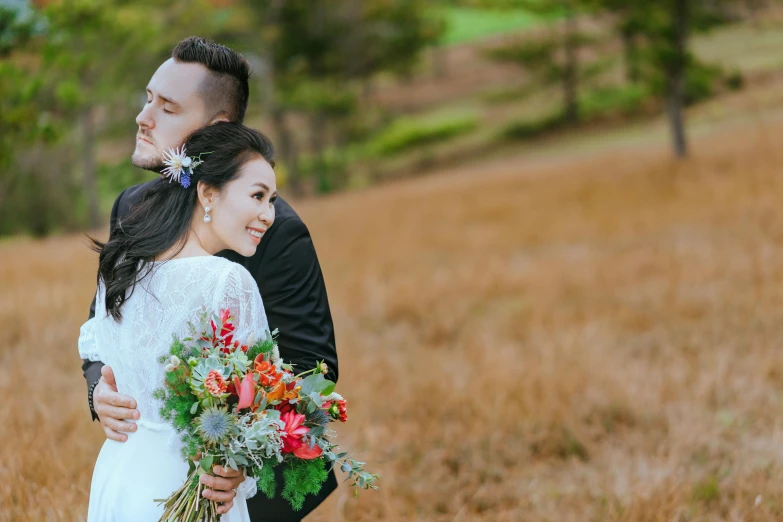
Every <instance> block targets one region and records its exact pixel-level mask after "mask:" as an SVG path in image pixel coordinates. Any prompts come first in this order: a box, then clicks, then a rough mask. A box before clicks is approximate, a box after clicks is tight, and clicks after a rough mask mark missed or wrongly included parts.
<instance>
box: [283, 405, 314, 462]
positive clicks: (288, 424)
mask: <svg viewBox="0 0 783 522" xmlns="http://www.w3.org/2000/svg"><path fill="white" fill-rule="evenodd" d="M280 420H281V421H283V423H284V424H285V428H284V429H283V431H282V433H281V437H282V439H283V453H293V452H294V450H297V449H300V448H301V447H302V446H303V445H304V443H303V442H302V436H304V435H305V434H307V432H308V431H310V429H309V428H306V427H304V426H302V423H303V422H304V420H305V416H304V415H302V414H301V413H296V412H295V411H288V412H286V413H283V414H282V415H280Z"/></svg>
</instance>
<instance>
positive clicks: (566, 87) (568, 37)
mask: <svg viewBox="0 0 783 522" xmlns="http://www.w3.org/2000/svg"><path fill="white" fill-rule="evenodd" d="M563 6H564V8H565V35H564V47H565V49H564V50H565V64H564V66H563V104H564V109H565V110H564V113H565V119H566V121H568V122H569V123H576V122H577V121H579V99H578V97H577V89H578V85H577V84H578V81H579V80H578V75H579V73H578V63H577V60H578V56H577V52H578V46H577V41H576V38H577V30H578V22H577V19H576V16H575V14H574V11H573V6H572V4H571V0H566V2H564V4H563Z"/></svg>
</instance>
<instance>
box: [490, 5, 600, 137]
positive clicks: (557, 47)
mask: <svg viewBox="0 0 783 522" xmlns="http://www.w3.org/2000/svg"><path fill="white" fill-rule="evenodd" d="M485 3H486V5H488V6H492V7H502V8H508V7H514V8H524V9H527V10H529V11H531V12H535V13H537V14H539V15H542V16H544V17H548V18H552V19H557V18H560V22H559V24H556V25H553V26H552V27H551V28H550V30H549V31H548V34H541V35H535V36H533V37H526V38H524V39H522V38H519V39H517V40H516V41H514V42H512V43H510V44H507V45H503V46H500V47H496V48H493V49H491V50H489V51H488V56H489V57H490V58H492V59H495V60H499V61H506V62H511V63H515V64H517V65H519V66H521V67H522V68H523V69H524V70H526V71H527V72H528V73H530V74H531V75H532V76H533V78H534V80H535V81H536V82H537V83H539V84H541V85H543V86H553V85H559V86H560V88H561V91H562V96H563V119H564V121H566V122H569V123H576V122H577V121H579V87H580V79H581V78H582V77H583V76H584V75H585V74H586V73H587V71H581V70H580V60H579V49H580V48H581V47H583V46H585V45H587V44H588V43H590V42H591V41H592V39H591V38H590V37H588V36H587V35H585V34H583V33H582V32H580V30H579V15H580V14H581V9H582V1H581V0H538V1H530V0H485ZM558 29H559V31H558Z"/></svg>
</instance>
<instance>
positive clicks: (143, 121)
mask: <svg viewBox="0 0 783 522" xmlns="http://www.w3.org/2000/svg"><path fill="white" fill-rule="evenodd" d="M136 124H137V125H138V126H139V127H146V128H148V129H152V128H153V127H155V120H154V119H153V118H152V105H151V104H149V103H146V104H144V107H142V109H141V112H139V115H138V116H136Z"/></svg>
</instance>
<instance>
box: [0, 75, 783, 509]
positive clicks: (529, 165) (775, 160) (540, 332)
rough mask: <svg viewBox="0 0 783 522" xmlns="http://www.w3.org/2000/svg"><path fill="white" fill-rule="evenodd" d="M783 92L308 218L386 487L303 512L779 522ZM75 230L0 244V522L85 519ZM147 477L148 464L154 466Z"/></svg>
mask: <svg viewBox="0 0 783 522" xmlns="http://www.w3.org/2000/svg"><path fill="white" fill-rule="evenodd" d="M779 92H780V89H779V88H778V87H777V85H770V84H762V85H759V86H757V87H752V88H749V89H748V90H747V91H745V92H743V93H738V94H736V95H733V98H731V97H730V98H726V99H724V100H723V101H724V103H722V104H717V103H715V104H713V105H710V104H707V105H704V106H702V107H699V108H696V109H695V110H694V111H692V112H691V114H690V115H689V116H690V119H691V121H692V123H693V126H692V130H693V135H694V136H695V140H694V154H693V157H692V158H691V159H690V160H688V161H685V162H682V163H675V162H673V161H671V160H670V159H669V151H668V146H667V139H668V138H667V135H666V132H665V126H664V125H663V122H662V121H653V122H649V123H644V124H640V125H641V126H639V127H635V128H634V127H631V128H628V127H624V128H618V129H617V130H615V131H612V132H600V133H598V132H591V133H588V134H579V133H574V134H572V135H563V136H560V139H559V140H557V141H555V140H554V139H552V140H545V141H544V142H539V143H538V145H536V146H532V145H531V146H529V147H526V148H523V149H504V150H502V151H501V152H499V153H498V154H497V156H496V157H494V158H493V159H481V158H477V159H475V160H473V161H470V162H468V161H466V162H463V163H461V164H460V165H458V166H455V167H453V168H448V169H444V170H441V171H436V172H433V173H432V175H430V176H428V177H425V178H420V179H407V180H404V181H399V182H395V183H389V184H385V185H380V186H376V187H371V188H367V189H363V190H359V191H353V192H349V193H345V194H338V195H333V196H328V197H325V198H322V199H317V200H306V201H298V202H294V205H295V207H296V208H297V210H298V211H299V212H300V213H301V214H302V216H303V218H304V219H305V221H306V222H307V223H308V225H309V226H310V228H311V231H312V234H313V237H314V240H315V244H316V247H317V249H318V254H319V257H320V259H321V262H322V265H323V269H324V273H325V277H326V283H327V287H328V291H329V297H330V302H331V305H332V308H333V313H334V318H335V324H336V328H337V341H338V348H339V354H340V361H341V379H340V384H339V389H340V391H341V393H344V395H345V396H346V397H349V409H350V416H351V422H350V423H349V424H348V425H346V426H345V427H344V429H341V430H340V432H341V435H342V436H343V437H344V440H345V443H346V445H347V446H351V447H352V448H355V450H356V454H357V456H358V457H360V458H362V459H363V460H364V459H366V460H367V461H368V462H371V463H373V469H374V470H376V471H378V472H379V473H381V474H382V475H383V480H382V482H381V485H382V490H381V491H380V492H378V493H377V494H366V495H365V494H362V495H360V498H359V499H358V500H356V499H354V498H353V497H352V496H351V494H350V492H349V491H348V488H347V487H343V488H341V489H340V490H339V491H338V492H337V493H336V494H334V495H332V498H331V499H330V500H329V501H328V502H327V504H325V505H324V506H323V507H322V508H321V509H320V510H319V512H318V513H316V514H314V515H313V516H311V517H310V518H309V519H308V520H313V521H324V522H325V521H334V520H338V521H339V520H346V521H347V520H357V521H358V520H367V521H369V520H390V521H393V520H394V521H396V520H399V521H403V520H405V521H409V520H426V521H453V520H457V521H467V520H486V521H490V520H491V521H508V522H511V521H517V520H541V521H552V522H555V521H557V522H562V521H570V520H573V521H584V520H596V521H599V520H600V521H606V520H617V521H620V520H622V521H628V522H631V521H633V522H645V521H650V522H652V521H658V520H705V521H713V520H714V521H718V520H721V521H722V520H770V521H771V520H779V519H780V518H781V516H783V493H781V490H780V477H781V475H782V474H783V461H782V460H781V455H780V447H781V444H783V440H782V439H781V433H783V430H781V429H780V424H781V423H780V420H779V417H780V416H779V415H777V412H778V411H780V409H781V406H782V404H781V402H782V401H783V399H782V398H783V394H781V390H782V389H783V355H782V352H781V351H780V349H779V344H780V337H778V336H779V335H780V334H781V331H780V329H781V326H780V325H783V306H782V305H783V293H781V291H780V289H781V288H783V270H781V267H783V243H782V242H781V240H783V217H782V216H781V211H780V201H782V200H783V181H781V177H780V165H781V164H783V152H781V148H780V147H779V146H778V143H777V142H778V141H779V140H778V136H779V135H780V134H779V133H780V132H781V131H783V115H781V111H780V110H779V109H777V110H776V109H775V108H776V107H780V103H781V102H783V100H781V95H780V94H779ZM95 267H96V259H95V255H94V254H92V253H90V251H89V250H88V248H87V246H86V242H85V239H84V238H83V237H82V236H70V237H59V238H53V239H49V240H45V241H40V242H39V241H31V240H24V239H18V240H10V241H6V242H3V243H2V244H0V287H1V288H3V292H2V294H0V324H2V328H3V333H4V340H5V342H4V343H3V346H2V348H0V357H1V358H2V359H1V360H2V364H0V377H1V378H0V391H2V393H3V395H4V396H5V397H6V404H5V405H4V407H3V409H2V413H3V422H1V423H0V438H2V440H5V441H7V443H6V444H4V445H3V446H2V449H0V462H2V464H0V478H1V479H2V480H0V505H2V506H3V509H2V510H0V520H9V521H11V520H13V521H14V522H18V521H25V520H29V521H40V520H64V521H66V520H67V521H70V520H82V519H83V518H84V514H85V513H86V506H87V491H88V487H89V482H90V476H91V471H92V465H93V463H94V459H95V457H96V456H97V453H98V450H99V448H100V444H101V442H102V440H103V435H102V433H101V431H100V430H99V428H98V427H97V426H96V425H93V424H91V423H90V422H89V415H88V411H87V404H86V398H85V395H86V394H85V387H84V382H83V379H82V377H81V373H80V370H79V361H78V356H77V354H76V347H75V343H76V339H77V335H78V327H79V325H80V324H81V323H82V322H83V320H84V319H85V317H86V311H87V306H88V303H89V301H90V298H91V294H92V288H93V285H94V274H95ZM150 472H151V473H154V463H150Z"/></svg>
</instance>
